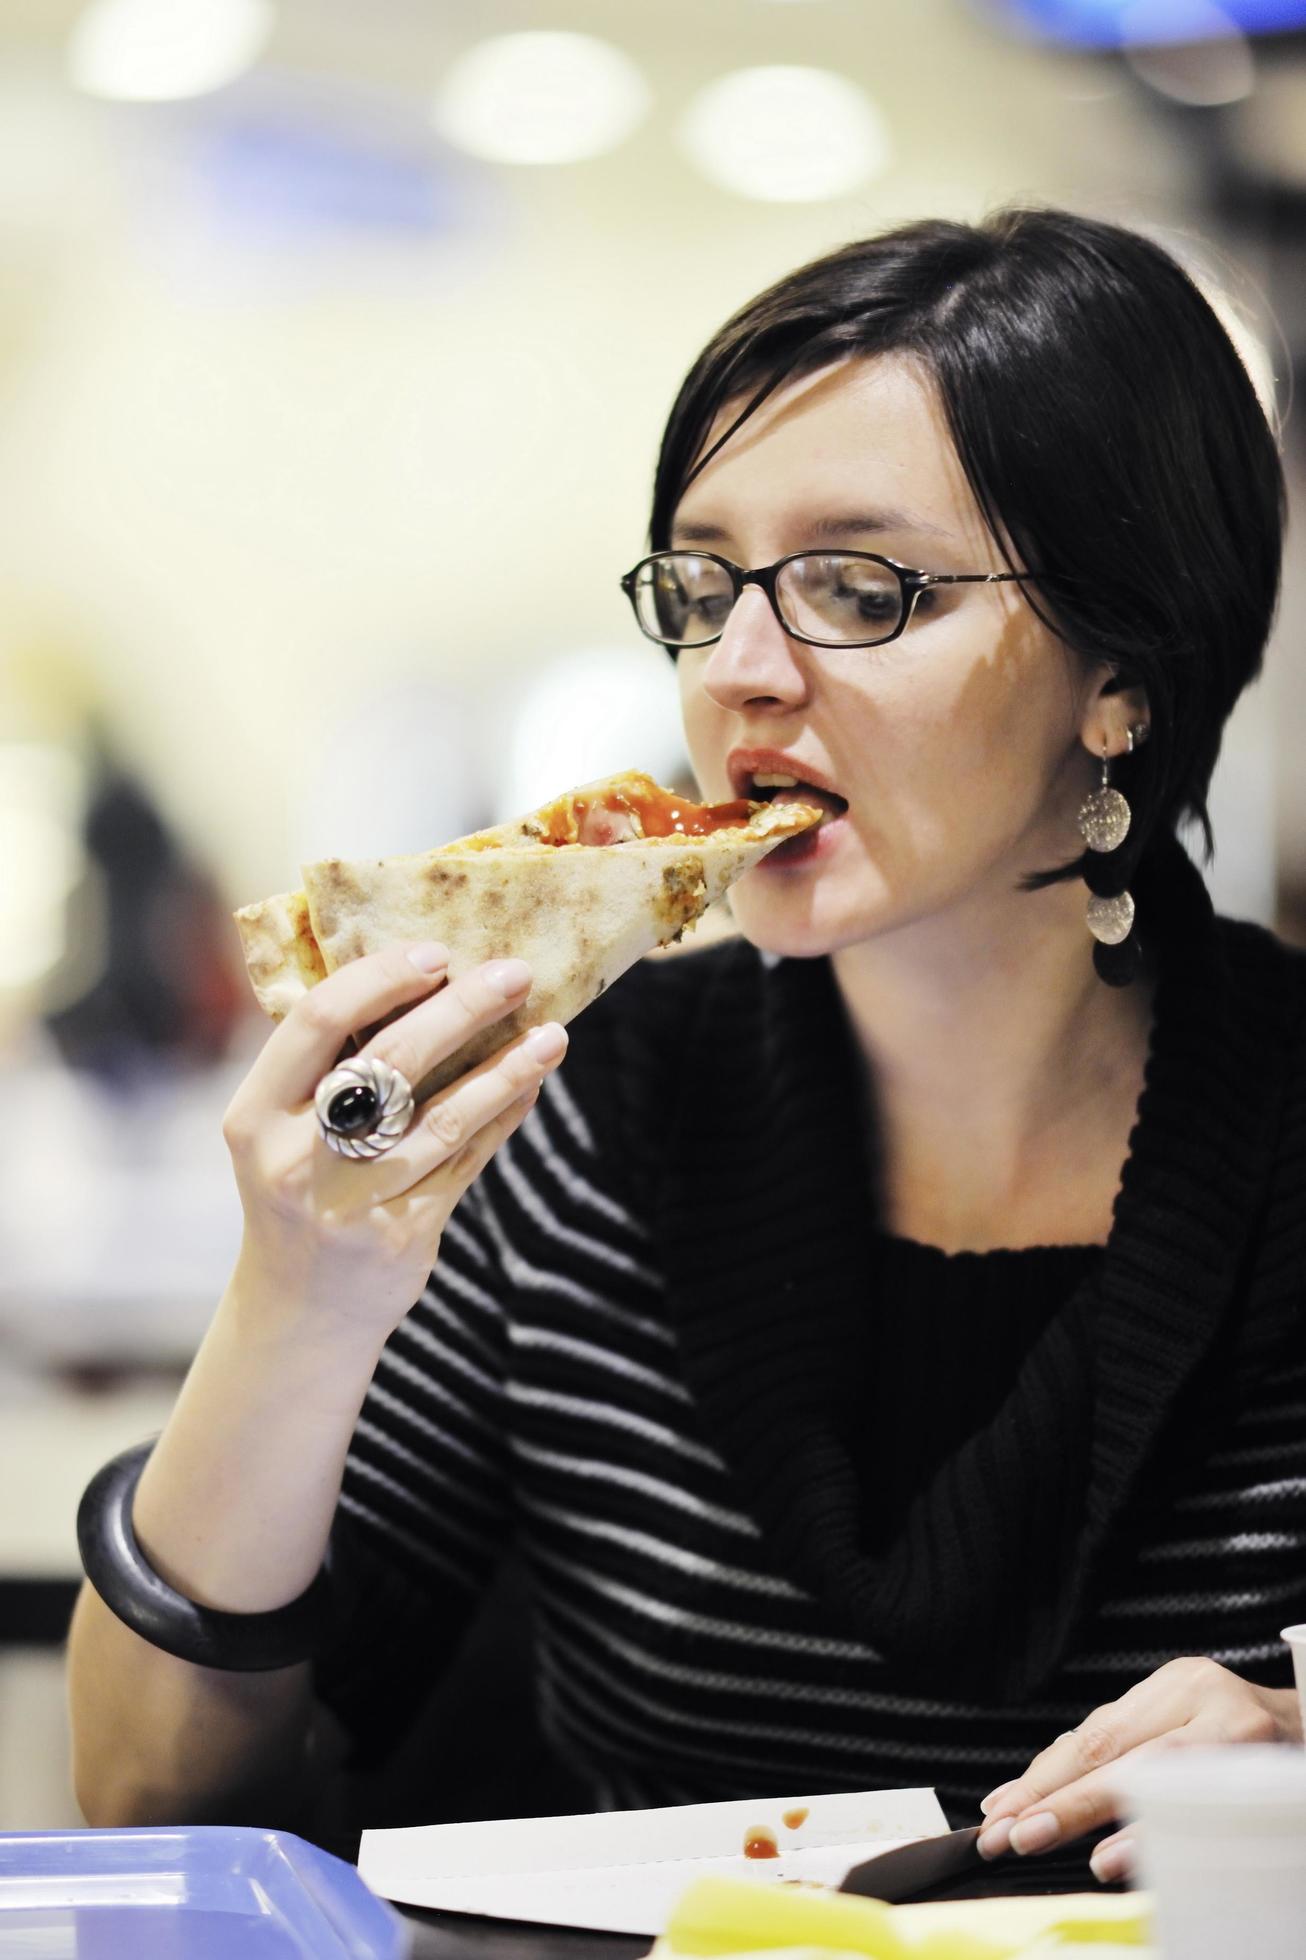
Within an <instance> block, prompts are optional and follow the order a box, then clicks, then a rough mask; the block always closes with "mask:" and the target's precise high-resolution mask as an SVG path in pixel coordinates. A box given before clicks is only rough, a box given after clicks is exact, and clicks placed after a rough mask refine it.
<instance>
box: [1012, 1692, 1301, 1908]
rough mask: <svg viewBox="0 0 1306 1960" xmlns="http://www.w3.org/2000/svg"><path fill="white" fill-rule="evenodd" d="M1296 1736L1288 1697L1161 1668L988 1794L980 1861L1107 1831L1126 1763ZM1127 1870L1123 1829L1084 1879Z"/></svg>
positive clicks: (1294, 1706)
mask: <svg viewBox="0 0 1306 1960" xmlns="http://www.w3.org/2000/svg"><path fill="white" fill-rule="evenodd" d="M1301 1733H1302V1732H1301V1717H1300V1712H1299V1708H1298V1703H1297V1693H1296V1690H1295V1689H1294V1688H1258V1687H1257V1686H1255V1684H1254V1683H1253V1682H1251V1681H1244V1680H1243V1679H1242V1677H1241V1676H1240V1675H1237V1674H1231V1673H1230V1671H1229V1669H1228V1668H1227V1667H1221V1666H1220V1665H1219V1663H1218V1662H1217V1661H1212V1660H1204V1659H1200V1658H1198V1657H1196V1656H1186V1657H1185V1658H1183V1659H1182V1660H1173V1661H1167V1662H1166V1664H1165V1666H1164V1667H1159V1668H1157V1670H1156V1672H1155V1674H1149V1675H1148V1676H1147V1678H1146V1680H1143V1681H1140V1682H1138V1683H1137V1685H1136V1686H1135V1687H1132V1688H1130V1689H1129V1691H1128V1693H1126V1694H1123V1695H1121V1697H1120V1699H1119V1701H1109V1702H1105V1703H1104V1704H1103V1705H1102V1707H1101V1708H1095V1709H1094V1710H1093V1711H1092V1713H1091V1714H1089V1715H1086V1716H1085V1717H1084V1720H1083V1721H1082V1722H1081V1723H1080V1725H1079V1727H1078V1728H1077V1729H1072V1730H1070V1731H1068V1732H1067V1733H1066V1734H1065V1735H1059V1736H1058V1737H1057V1739H1056V1741H1055V1742H1053V1743H1052V1744H1051V1745H1050V1746H1049V1747H1048V1748H1046V1749H1044V1750H1043V1751H1042V1753H1041V1754H1040V1755H1037V1756H1035V1758H1034V1760H1033V1762H1032V1763H1031V1764H1030V1766H1029V1768H1028V1769H1027V1770H1026V1771H1025V1773H1024V1775H1023V1776H1019V1777H1017V1778H1016V1780H1015V1781H1014V1782H1012V1783H1000V1784H999V1785H998V1787H997V1789H996V1790H991V1791H990V1792H989V1794H988V1796H987V1797H985V1799H984V1801H983V1803H982V1804H981V1805H980V1809H981V1810H982V1811H983V1813H984V1817H985V1828H984V1832H983V1834H982V1836H981V1837H980V1839H979V1844H978V1849H979V1852H980V1855H981V1857H984V1858H997V1857H999V1856H1001V1854H1002V1853H1003V1852H1004V1851H1008V1850H1010V1851H1015V1852H1018V1853H1022V1854H1028V1853H1031V1852H1037V1851H1050V1850H1052V1848H1053V1847H1054V1846H1055V1845H1059V1844H1065V1843H1067V1842H1068V1841H1069V1840H1070V1839H1072V1838H1077V1837H1082V1836H1083V1835H1084V1834H1085V1833H1086V1832H1089V1831H1096V1830H1100V1829H1101V1828H1102V1826H1103V1825H1104V1824H1109V1823H1111V1822H1112V1821H1113V1820H1114V1819H1115V1818H1116V1817H1117V1816H1118V1815H1119V1808H1118V1806H1119V1790H1118V1786H1117V1783H1116V1781H1115V1771H1116V1769H1117V1767H1118V1765H1119V1764H1120V1763H1121V1762H1123V1761H1125V1760H1127V1759H1128V1758H1130V1757H1133V1756H1138V1755H1144V1754H1147V1753H1148V1752H1149V1751H1151V1750H1154V1749H1181V1748H1186V1747H1190V1746H1193V1745H1197V1744H1203V1745H1206V1746H1210V1745H1211V1744H1213V1743H1222V1742H1300V1741H1301ZM1132 1866H1133V1839H1132V1836H1131V1834H1130V1832H1129V1831H1127V1830H1121V1831H1116V1832H1115V1833H1114V1834H1113V1835H1112V1836H1111V1837H1107V1838H1103V1839H1102V1841H1101V1843H1100V1844H1098V1845H1097V1847H1096V1848H1095V1850H1094V1852H1093V1857H1092V1869H1093V1874H1094V1876H1095V1877H1096V1878H1099V1879H1101V1880H1103V1881H1104V1882H1105V1881H1109V1880H1111V1879H1117V1878H1124V1877H1127V1876H1128V1874H1129V1872H1130V1871H1131V1869H1132Z"/></svg>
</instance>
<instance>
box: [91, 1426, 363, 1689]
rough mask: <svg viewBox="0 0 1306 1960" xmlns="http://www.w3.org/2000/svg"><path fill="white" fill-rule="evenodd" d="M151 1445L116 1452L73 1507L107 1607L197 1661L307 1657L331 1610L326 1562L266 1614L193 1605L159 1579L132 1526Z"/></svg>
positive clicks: (236, 1664)
mask: <svg viewBox="0 0 1306 1960" xmlns="http://www.w3.org/2000/svg"><path fill="white" fill-rule="evenodd" d="M153 1448H154V1444H153V1443H152V1442H149V1443H138V1444H137V1445H136V1446H135V1447H134V1448H133V1449H130V1450H124V1451H123V1452H122V1454H121V1456H115V1457H114V1459H113V1461H112V1462H111V1463H106V1464H105V1466H104V1468H103V1470H97V1471H96V1473H95V1475H94V1476H93V1477H92V1479H91V1481H90V1483H89V1484H88V1485H87V1486H86V1490H85V1492H84V1493H83V1496H82V1501H81V1503H80V1504H79V1505H78V1507H77V1545H78V1549H79V1551H80V1552H81V1555H82V1565H83V1568H84V1569H85V1572H86V1576H87V1578H88V1579H89V1580H90V1582H91V1584H92V1585H93V1586H94V1588H95V1590H96V1592H97V1593H98V1594H99V1595H100V1598H101V1599H102V1600H103V1601H104V1603H105V1605H106V1606H107V1607H108V1608H109V1611H110V1612H111V1613H114V1614H116V1615H117V1617H118V1618H119V1619H120V1620H121V1621H122V1623H123V1625H124V1626H129V1627H130V1628H131V1630H132V1632H133V1633H138V1634H140V1636H141V1638H142V1640H148V1641H149V1643H150V1645H151V1646H152V1647H161V1648H162V1649H163V1652H164V1653H165V1654H175V1655H176V1656H177V1659H178V1660H183V1661H193V1662H194V1663H195V1665H196V1666H197V1667H217V1668H225V1669H227V1670H229V1671H232V1672H236V1673H243V1674H255V1673H262V1672H265V1671H267V1670H269V1669H271V1668H275V1667H291V1666H293V1665H294V1664H295V1663H296V1662H297V1661H306V1660H309V1659H310V1658H311V1657H312V1655H313V1653H314V1652H315V1650H316V1648H317V1646H318V1643H319V1641H320V1640H321V1638H322V1635H323V1633H324V1632H325V1630H326V1627H327V1624H328V1620H329V1615H330V1604H331V1590H330V1584H329V1582H328V1579H327V1575H326V1570H325V1568H323V1570H322V1571H320V1572H319V1573H318V1575H317V1577H316V1578H315V1579H314V1581H313V1583H312V1585H311V1586H309V1588H308V1590H307V1591H306V1592H302V1593H301V1594H300V1595H299V1598H298V1599H292V1600H291V1601H290V1602H289V1604H288V1605H286V1606H278V1607H276V1608H274V1609H273V1611H272V1612H270V1613H224V1612H220V1611H219V1610H218V1609H217V1608H216V1607H213V1606H198V1605H196V1603H195V1601H194V1600H193V1599H187V1598H186V1597H185V1595H184V1594H183V1593H179V1592H174V1591H173V1589H172V1587H171V1586H170V1585H168V1584H167V1582H166V1581H165V1580H163V1579H161V1578H160V1577H159V1574H158V1573H157V1572H156V1571H155V1570H154V1567H153V1566H152V1565H151V1564H150V1563H149V1561H148V1560H147V1559H146V1557H145V1554H144V1553H143V1552H142V1550H141V1548H140V1546H139V1545H138V1544H137V1542H136V1533H135V1531H134V1530H133V1529H132V1499H133V1498H134V1497H135V1495H136V1485H137V1483H138V1482H139V1480H140V1474H141V1471H142V1470H143V1469H144V1467H145V1464H146V1462H147V1461H148V1459H149V1456H150V1453H151V1451H152V1450H153Z"/></svg>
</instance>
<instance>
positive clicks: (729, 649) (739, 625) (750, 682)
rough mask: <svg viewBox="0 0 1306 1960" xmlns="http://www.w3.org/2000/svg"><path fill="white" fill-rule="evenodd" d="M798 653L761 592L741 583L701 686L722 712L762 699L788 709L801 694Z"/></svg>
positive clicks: (796, 643) (803, 693)
mask: <svg viewBox="0 0 1306 1960" xmlns="http://www.w3.org/2000/svg"><path fill="white" fill-rule="evenodd" d="M802 651H803V648H802V646H801V644H800V642H799V641H797V640H794V639H792V638H791V637H790V635H789V634H788V633H786V632H785V630H784V627H783V626H782V625H781V624H780V622H779V620H778V619H777V618H776V616H775V614H774V612H772V610H771V605H770V602H769V600H768V599H767V596H766V594H765V592H763V591H762V590H761V589H760V588H759V587H758V586H756V585H746V586H745V587H744V590H743V591H742V592H741V593H740V595H739V597H738V599H737V600H736V601H735V604H734V606H733V607H732V609H731V612H730V615H729V617H728V618H727V620H726V623H725V629H724V631H723V632H722V635H721V638H720V639H719V640H718V641H717V643H716V645H715V646H714V647H712V648H711V649H710V651H709V653H708V657H707V665H706V666H705V667H704V669H703V674H702V684H703V688H704V690H705V692H706V693H707V694H709V695H710V696H711V698H712V699H713V700H714V701H715V702H717V703H718V705H719V706H721V707H723V708H739V707H742V706H744V705H745V704H746V703H748V702H752V701H765V700H771V701H779V702H783V703H784V705H785V706H786V707H788V706H792V705H793V704H794V703H796V702H799V701H801V700H803V699H804V697H805V696H806V694H807V678H806V674H805V673H804V670H803V668H802V666H801V665H800V663H799V659H798V656H799V655H800V654H801V653H802Z"/></svg>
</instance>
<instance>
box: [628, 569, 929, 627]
mask: <svg viewBox="0 0 1306 1960" xmlns="http://www.w3.org/2000/svg"><path fill="white" fill-rule="evenodd" d="M635 599H636V607H637V611H638V614H639V622H640V625H641V627H642V628H643V630H644V632H646V633H647V634H649V635H650V637H651V638H653V639H656V640H664V641H668V642H671V643H673V644H676V645H679V646H701V645H703V644H704V643H705V642H706V641H708V640H714V639H716V638H717V636H718V635H719V634H720V633H721V631H722V630H723V628H724V626H725V623H726V620H727V618H728V617H729V614H730V610H731V607H732V606H733V604H734V588H733V586H732V585H731V582H730V574H729V573H728V572H727V571H726V570H725V568H724V567H723V566H721V565H718V564H717V563H716V562H715V560H713V559H711V558H703V557H700V556H699V555H698V554H697V553H695V552H692V551H669V552H665V553H663V555H662V556H661V557H660V558H655V559H652V560H651V561H650V562H649V563H648V564H647V565H645V566H644V567H643V568H642V569H641V571H640V573H639V576H638V577H637V579H636V581H635ZM776 600H777V603H778V605H779V608H780V617H781V618H782V619H783V621H784V623H785V625H786V626H788V627H790V628H791V629H792V630H793V631H794V632H796V633H802V634H804V635H806V636H807V637H808V638H810V639H813V640H831V641H834V642H836V643H844V644H847V645H850V646H855V645H861V646H867V645H873V644H874V643H875V641H876V640H879V639H888V638H889V637H890V636H891V635H892V634H893V632H894V631H895V630H896V628H897V625H898V622H899V619H900V618H901V616H902V604H903V596H902V588H901V586H900V585H899V583H898V578H897V575H896V573H894V572H892V571H890V570H889V568H888V566H887V565H877V564H876V563H875V562H874V561H873V560H872V559H867V558H853V557H850V556H848V555H847V554H846V553H844V552H808V553H805V554H804V555H803V556H802V557H801V558H791V559H790V560H789V562H788V564H787V565H785V566H784V567H783V568H782V569H781V572H780V575H779V577H778V579H777V581H776Z"/></svg>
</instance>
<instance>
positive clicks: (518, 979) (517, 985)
mask: <svg viewBox="0 0 1306 1960" xmlns="http://www.w3.org/2000/svg"><path fill="white" fill-rule="evenodd" d="M485 984H486V986H487V987H489V988H491V989H492V990H493V992H495V993H496V994H502V995H503V998H504V999H505V1000H511V999H512V997H513V995H514V994H524V993H525V991H526V989H527V988H528V987H529V986H530V984H531V970H530V968H529V967H528V966H527V964H526V962H525V960H496V961H495V962H494V964H493V966H487V967H486V969H485Z"/></svg>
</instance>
